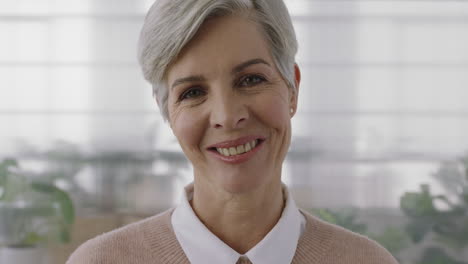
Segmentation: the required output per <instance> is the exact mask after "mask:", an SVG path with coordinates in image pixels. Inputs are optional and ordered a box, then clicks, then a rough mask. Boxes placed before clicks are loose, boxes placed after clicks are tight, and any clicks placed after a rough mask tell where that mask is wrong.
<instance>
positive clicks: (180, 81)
mask: <svg viewBox="0 0 468 264" xmlns="http://www.w3.org/2000/svg"><path fill="white" fill-rule="evenodd" d="M254 64H265V65H268V66H270V64H269V63H268V62H266V61H265V60H263V59H260V58H256V59H252V60H248V61H246V62H243V63H241V64H239V65H237V66H236V67H234V69H232V74H236V73H239V72H241V71H242V70H244V69H245V68H247V67H249V66H251V65H254ZM204 81H206V79H205V77H203V76H202V75H194V76H188V77H184V78H180V79H177V80H175V81H174V83H173V84H172V86H171V89H173V88H174V87H176V86H178V85H181V84H183V83H188V82H204Z"/></svg>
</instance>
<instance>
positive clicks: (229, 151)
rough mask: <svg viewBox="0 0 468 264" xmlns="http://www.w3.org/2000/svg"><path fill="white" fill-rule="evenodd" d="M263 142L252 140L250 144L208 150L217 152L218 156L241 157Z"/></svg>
mask: <svg viewBox="0 0 468 264" xmlns="http://www.w3.org/2000/svg"><path fill="white" fill-rule="evenodd" d="M263 141H264V140H261V139H254V140H252V141H250V142H247V143H245V144H241V145H238V146H232V147H229V148H215V147H213V148H210V150H211V151H217V152H218V153H219V154H221V155H222V156H225V157H230V156H236V155H241V154H244V153H248V152H250V151H252V150H253V149H255V148H256V147H257V146H258V145H260V144H261V143H262V142H263Z"/></svg>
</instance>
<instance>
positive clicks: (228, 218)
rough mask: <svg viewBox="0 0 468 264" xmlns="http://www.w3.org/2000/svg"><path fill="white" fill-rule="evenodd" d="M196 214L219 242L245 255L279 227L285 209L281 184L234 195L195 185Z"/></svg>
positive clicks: (202, 185)
mask: <svg viewBox="0 0 468 264" xmlns="http://www.w3.org/2000/svg"><path fill="white" fill-rule="evenodd" d="M190 204H191V206H192V208H193V210H194V212H195V214H196V215H197V216H198V218H199V219H200V220H201V221H202V222H203V224H204V225H205V226H206V227H207V228H208V229H209V230H210V231H211V232H212V233H213V234H215V235H216V236H217V237H218V238H219V239H221V240H222V241H223V242H224V243H226V244H227V245H228V246H230V247H231V248H232V249H234V250H236V251H237V252H238V253H240V254H245V253H246V252H247V251H249V250H250V249H251V248H253V247H254V246H255V245H256V244H258V242H260V241H261V240H262V239H263V238H264V237H265V236H266V235H267V234H268V232H270V230H271V229H272V228H273V227H274V226H275V225H276V223H277V222H278V220H279V219H280V217H281V213H282V211H283V208H284V197H283V191H282V187H281V182H280V181H278V182H277V183H271V184H269V185H267V186H262V187H258V188H256V189H254V190H252V191H248V192H244V193H239V194H233V193H228V192H224V191H222V190H221V191H220V190H219V189H218V190H216V189H210V188H207V186H206V185H204V184H197V182H196V181H195V184H194V194H193V199H192V201H191V202H190Z"/></svg>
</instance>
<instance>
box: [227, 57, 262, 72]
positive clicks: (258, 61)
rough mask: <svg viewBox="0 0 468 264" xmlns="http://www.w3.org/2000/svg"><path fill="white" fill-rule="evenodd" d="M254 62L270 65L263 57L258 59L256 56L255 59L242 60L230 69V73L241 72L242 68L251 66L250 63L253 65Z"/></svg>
mask: <svg viewBox="0 0 468 264" xmlns="http://www.w3.org/2000/svg"><path fill="white" fill-rule="evenodd" d="M254 64H265V65H268V66H270V64H269V63H268V62H266V61H265V60H263V59H260V58H257V59H252V60H248V61H246V62H243V63H241V64H239V65H237V66H236V67H234V69H233V70H232V73H233V74H236V73H239V72H241V71H242V70H243V69H245V68H247V67H249V66H251V65H254Z"/></svg>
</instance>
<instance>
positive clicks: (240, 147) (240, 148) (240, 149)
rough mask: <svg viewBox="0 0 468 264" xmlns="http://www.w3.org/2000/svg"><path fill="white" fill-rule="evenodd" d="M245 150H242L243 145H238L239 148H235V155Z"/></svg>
mask: <svg viewBox="0 0 468 264" xmlns="http://www.w3.org/2000/svg"><path fill="white" fill-rule="evenodd" d="M244 152H245V150H244V145H240V146H237V153H239V154H240V153H244Z"/></svg>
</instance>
